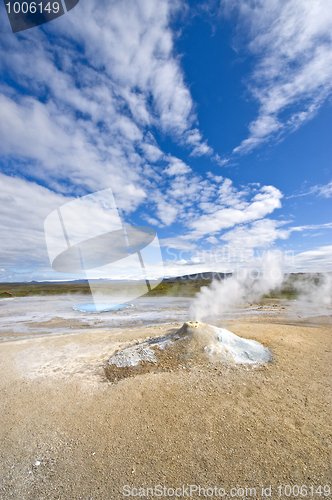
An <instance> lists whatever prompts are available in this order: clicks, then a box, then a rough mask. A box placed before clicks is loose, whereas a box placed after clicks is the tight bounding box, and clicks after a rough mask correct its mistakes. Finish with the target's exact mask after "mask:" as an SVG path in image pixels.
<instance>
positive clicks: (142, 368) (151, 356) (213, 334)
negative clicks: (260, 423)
mask: <svg viewBox="0 0 332 500" xmlns="http://www.w3.org/2000/svg"><path fill="white" fill-rule="evenodd" d="M271 359H272V358H271V355H270V352H269V350H268V349H266V348H265V347H264V346H263V345H262V344H260V343H259V342H256V341H255V340H248V339H243V338H241V337H238V336H237V335H235V334H234V333H232V332H230V331H228V330H226V329H224V328H218V327H216V326H212V325H208V324H205V323H199V322H192V321H189V322H188V323H184V325H183V326H182V327H181V328H180V330H178V331H177V332H175V333H172V334H170V335H168V336H164V337H157V338H152V339H148V340H145V341H143V342H141V343H135V344H134V345H129V346H126V347H124V348H123V349H121V350H119V351H116V352H115V354H114V355H113V356H112V357H111V358H110V359H109V360H108V363H107V365H106V367H105V371H106V376H107V378H108V379H109V380H111V381H116V380H120V379H122V378H126V377H130V376H134V375H138V374H143V373H147V372H158V371H173V370H175V369H178V368H184V369H186V368H187V369H189V368H190V367H191V366H192V364H199V365H202V364H204V365H206V364H210V363H211V364H220V363H223V364H229V365H239V364H240V365H241V364H243V365H255V364H261V363H266V362H268V361H271Z"/></svg>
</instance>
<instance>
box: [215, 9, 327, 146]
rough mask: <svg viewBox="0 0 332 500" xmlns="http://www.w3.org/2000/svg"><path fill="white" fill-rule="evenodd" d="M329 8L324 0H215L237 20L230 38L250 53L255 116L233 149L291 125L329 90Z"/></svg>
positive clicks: (316, 105)
mask: <svg viewBox="0 0 332 500" xmlns="http://www.w3.org/2000/svg"><path fill="white" fill-rule="evenodd" d="M331 7H332V6H331V2H330V1H325V0H316V1H314V2H312V1H311V0H301V1H300V2H299V1H298V0H272V1H266V2H264V1H256V2H251V1H249V0H221V12H223V13H224V14H226V15H231V14H235V15H236V16H237V19H238V25H237V26H238V36H237V39H236V41H235V43H237V44H238V47H240V45H241V46H242V44H243V42H244V44H245V47H246V49H247V50H248V51H249V52H250V53H251V54H252V55H253V56H254V57H255V58H256V59H255V61H256V62H255V67H254V70H253V73H252V75H251V80H250V84H249V89H250V91H251V93H252V95H253V97H254V98H255V100H256V101H257V103H258V106H259V110H258V116H257V118H256V119H255V120H254V121H252V122H251V123H250V125H249V136H248V137H247V138H246V139H245V140H243V141H242V143H241V144H240V145H239V146H237V147H236V148H235V149H234V151H233V153H234V154H244V153H248V152H250V151H252V150H253V149H254V148H255V147H257V146H259V145H260V144H262V143H263V142H265V141H267V140H269V139H270V138H272V137H276V136H280V135H281V134H283V133H285V132H287V131H293V130H295V129H297V128H298V127H300V126H301V125H302V124H303V123H305V122H306V121H308V120H310V119H311V118H312V117H313V116H314V115H315V113H316V112H317V110H318V109H319V108H320V106H321V105H322V104H323V102H324V101H325V99H326V98H327V96H328V95H329V94H330V93H331V89H332V8H331ZM243 33H246V37H245V41H244V37H243ZM240 36H241V40H240Z"/></svg>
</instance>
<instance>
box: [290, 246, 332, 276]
mask: <svg viewBox="0 0 332 500" xmlns="http://www.w3.org/2000/svg"><path fill="white" fill-rule="evenodd" d="M290 271H292V272H323V273H326V272H330V271H332V246H331V245H329V246H324V247H319V248H316V249H313V250H309V251H307V252H302V253H299V254H297V255H296V256H295V258H294V262H293V266H292V268H291V269H290Z"/></svg>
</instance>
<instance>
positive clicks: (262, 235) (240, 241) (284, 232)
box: [221, 219, 290, 249]
mask: <svg viewBox="0 0 332 500" xmlns="http://www.w3.org/2000/svg"><path fill="white" fill-rule="evenodd" d="M282 225H284V223H283V222H279V221H276V220H271V219H263V220H258V221H255V222H253V223H252V224H251V225H250V226H248V225H245V226H238V227H236V228H234V229H232V230H231V231H227V232H226V233H224V234H223V235H222V236H221V239H222V240H224V241H227V243H228V244H229V245H230V246H231V247H233V248H236V247H237V248H239V249H242V248H267V247H269V246H270V245H272V244H273V243H274V242H275V241H276V240H277V239H279V238H281V239H287V238H288V236H289V234H290V230H289V229H281V228H280V226H282Z"/></svg>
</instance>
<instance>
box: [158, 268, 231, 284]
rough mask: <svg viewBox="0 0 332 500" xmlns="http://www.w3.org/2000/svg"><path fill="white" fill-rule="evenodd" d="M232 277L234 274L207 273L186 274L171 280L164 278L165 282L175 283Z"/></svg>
mask: <svg viewBox="0 0 332 500" xmlns="http://www.w3.org/2000/svg"><path fill="white" fill-rule="evenodd" d="M230 276H232V273H219V272H218V273H217V272H211V271H207V272H205V273H196V274H185V275H184V276H175V277H171V278H164V280H163V281H164V282H173V281H186V280H191V281H194V280H209V281H211V280H213V279H215V280H223V279H225V278H229V277H230Z"/></svg>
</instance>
